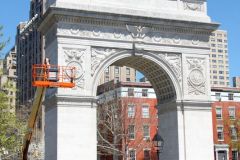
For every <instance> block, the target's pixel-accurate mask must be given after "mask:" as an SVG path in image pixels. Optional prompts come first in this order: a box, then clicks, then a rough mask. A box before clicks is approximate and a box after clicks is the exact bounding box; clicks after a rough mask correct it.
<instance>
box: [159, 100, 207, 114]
mask: <svg viewBox="0 0 240 160" xmlns="http://www.w3.org/2000/svg"><path fill="white" fill-rule="evenodd" d="M158 110H159V113H160V114H164V113H168V112H172V111H209V112H210V111H211V102H210V101H176V102H173V101H172V102H168V103H165V104H163V103H160V104H159V105H158Z"/></svg>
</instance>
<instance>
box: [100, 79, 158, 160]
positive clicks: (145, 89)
mask: <svg viewBox="0 0 240 160" xmlns="http://www.w3.org/2000/svg"><path fill="white" fill-rule="evenodd" d="M98 95H99V106H98V115H99V114H100V116H98V117H99V118H98V129H99V130H100V132H101V133H102V135H99V136H98V137H99V140H98V143H99V145H98V149H99V156H98V157H99V159H101V160H106V159H107V160H110V159H114V156H113V155H117V156H115V159H127V158H128V160H156V159H157V153H156V151H155V149H154V146H153V143H152V139H153V137H154V135H155V134H156V132H157V126H158V117H157V108H156V103H157V100H156V96H155V92H154V90H153V88H152V86H151V84H149V83H132V82H119V83H117V84H114V83H113V82H109V83H106V84H103V85H101V86H99V88H98ZM115 104H117V105H115ZM109 106H110V107H109ZM113 106H115V107H113ZM116 106H118V107H117V109H116ZM106 108H107V110H106ZM109 110H115V111H114V112H115V113H117V115H115V114H114V116H109V115H111V114H112V113H113V112H109ZM106 115H107V116H106ZM110 117H114V118H116V119H117V122H116V121H115V123H116V124H115V125H111V127H112V128H111V131H109V129H106V128H110V127H109V126H106V124H102V123H101V122H100V121H106V119H107V123H108V124H109V122H110V121H111V120H109V119H114V118H110ZM104 123H106V122H104ZM118 123H119V124H118ZM119 126H120V127H119ZM113 130H114V131H113ZM110 132H114V133H115V136H114V135H113V134H111V133H110ZM107 133H108V134H107ZM109 133H110V134H109ZM121 134H122V135H121ZM106 135H107V136H106ZM119 135H121V136H119ZM104 136H105V137H104ZM101 138H105V140H101ZM106 140H107V141H108V142H106ZM108 143H110V144H108ZM103 145H106V146H107V147H106V148H104V146H103ZM110 146H111V147H115V148H117V149H116V150H115V151H110V153H108V152H109V150H111V149H109V147H110ZM117 150H119V151H117Z"/></svg>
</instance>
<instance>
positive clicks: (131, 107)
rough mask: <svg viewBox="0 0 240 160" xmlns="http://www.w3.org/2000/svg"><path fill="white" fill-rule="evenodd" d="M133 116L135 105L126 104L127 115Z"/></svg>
mask: <svg viewBox="0 0 240 160" xmlns="http://www.w3.org/2000/svg"><path fill="white" fill-rule="evenodd" d="M134 116H135V106H134V105H133V104H129V105H128V117H134Z"/></svg>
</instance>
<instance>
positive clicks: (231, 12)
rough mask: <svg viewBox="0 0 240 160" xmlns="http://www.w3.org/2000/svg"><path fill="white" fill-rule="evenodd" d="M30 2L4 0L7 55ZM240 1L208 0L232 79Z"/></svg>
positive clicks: (237, 59)
mask: <svg viewBox="0 0 240 160" xmlns="http://www.w3.org/2000/svg"><path fill="white" fill-rule="evenodd" d="M29 2H30V0H2V1H1V6H0V24H1V25H3V26H4V30H3V32H4V34H5V37H4V38H5V39H7V38H8V37H10V43H9V44H8V45H7V46H6V47H5V49H4V50H3V51H2V53H3V54H5V53H6V52H7V51H8V50H10V48H11V47H12V46H13V44H14V42H15V35H16V26H17V25H18V24H19V22H21V21H27V20H28V14H29ZM239 6H240V0H231V1H229V0H208V15H209V16H210V17H211V18H212V20H213V22H218V23H221V26H220V29H224V30H227V31H228V43H229V44H228V46H229V62H230V64H229V66H230V77H232V76H240V9H239Z"/></svg>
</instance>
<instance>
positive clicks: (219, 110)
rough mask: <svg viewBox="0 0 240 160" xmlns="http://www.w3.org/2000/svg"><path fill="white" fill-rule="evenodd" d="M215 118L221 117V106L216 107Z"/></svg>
mask: <svg viewBox="0 0 240 160" xmlns="http://www.w3.org/2000/svg"><path fill="white" fill-rule="evenodd" d="M216 118H217V119H222V108H220V107H217V108H216Z"/></svg>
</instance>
